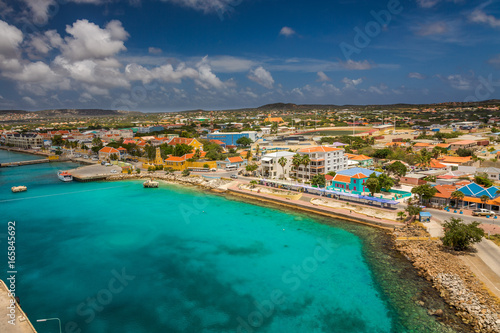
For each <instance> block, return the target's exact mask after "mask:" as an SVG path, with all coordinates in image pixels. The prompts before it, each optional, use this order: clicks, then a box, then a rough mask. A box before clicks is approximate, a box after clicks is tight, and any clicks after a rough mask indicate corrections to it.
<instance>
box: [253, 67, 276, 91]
mask: <svg viewBox="0 0 500 333" xmlns="http://www.w3.org/2000/svg"><path fill="white" fill-rule="evenodd" d="M248 78H249V79H250V80H252V81H254V82H257V83H258V84H260V85H261V86H263V87H266V88H267V89H272V88H273V84H274V79H273V77H272V75H271V73H269V72H268V71H266V70H265V69H264V68H263V67H262V66H259V67H257V68H256V69H253V70H251V71H250V73H249V74H248Z"/></svg>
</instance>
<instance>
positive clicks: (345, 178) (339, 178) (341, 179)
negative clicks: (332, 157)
mask: <svg viewBox="0 0 500 333" xmlns="http://www.w3.org/2000/svg"><path fill="white" fill-rule="evenodd" d="M333 180H334V181H336V182H341V183H350V182H351V177H349V176H346V175H339V174H337V175H335V177H334V178H333Z"/></svg>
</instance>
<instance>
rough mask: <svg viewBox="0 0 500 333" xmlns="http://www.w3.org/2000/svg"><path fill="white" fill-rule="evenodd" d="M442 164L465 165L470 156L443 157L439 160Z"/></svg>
mask: <svg viewBox="0 0 500 333" xmlns="http://www.w3.org/2000/svg"><path fill="white" fill-rule="evenodd" d="M439 160H440V161H441V162H443V163H466V162H469V161H470V160H471V157H470V156H465V157H460V156H443V157H441V158H439Z"/></svg>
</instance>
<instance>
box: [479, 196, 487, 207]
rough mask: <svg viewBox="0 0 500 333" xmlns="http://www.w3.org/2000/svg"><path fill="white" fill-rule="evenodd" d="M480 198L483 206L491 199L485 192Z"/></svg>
mask: <svg viewBox="0 0 500 333" xmlns="http://www.w3.org/2000/svg"><path fill="white" fill-rule="evenodd" d="M479 199H480V200H481V202H482V203H483V207H484V205H486V203H487V202H488V200H490V197H489V196H487V195H486V194H483V195H482V196H481V197H480V198H479Z"/></svg>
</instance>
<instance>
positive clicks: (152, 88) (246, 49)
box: [0, 0, 500, 111]
mask: <svg viewBox="0 0 500 333" xmlns="http://www.w3.org/2000/svg"><path fill="white" fill-rule="evenodd" d="M499 33H500V3H499V1H466V0H388V1H356V0H337V1H335V0H332V1H319V0H308V1H294V0H286V1H285V0H150V1H147V0H128V1H119V0H17V1H10V0H0V108H1V109H29V110H39V109H47V108H104V109H122V110H139V111H174V110H186V109H197V108H203V109H208V110H211V109H214V110H217V109H227V108H240V107H255V106H260V105H263V104H267V103H275V102H290V103H300V104H338V105H344V104H390V103H400V102H401V103H434V102H447V101H473V100H484V99H490V98H500V73H499V71H498V70H499V69H500V48H499V43H500V38H498V36H499Z"/></svg>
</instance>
